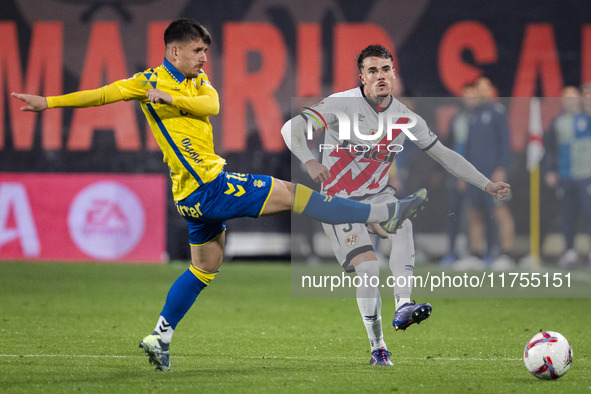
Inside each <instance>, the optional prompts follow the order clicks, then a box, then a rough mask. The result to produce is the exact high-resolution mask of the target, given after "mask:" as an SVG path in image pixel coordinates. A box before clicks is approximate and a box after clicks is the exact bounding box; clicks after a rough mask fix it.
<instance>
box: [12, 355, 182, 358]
mask: <svg viewBox="0 0 591 394" xmlns="http://www.w3.org/2000/svg"><path fill="white" fill-rule="evenodd" d="M0 357H67V358H144V357H146V356H145V355H143V356H140V355H138V356H117V355H110V354H104V355H99V354H0ZM175 358H185V356H175Z"/></svg>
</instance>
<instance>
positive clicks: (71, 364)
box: [0, 262, 591, 394]
mask: <svg viewBox="0 0 591 394" xmlns="http://www.w3.org/2000/svg"><path fill="white" fill-rule="evenodd" d="M186 267H187V265H186V263H184V264H177V263H175V264H168V265H166V266H133V265H125V266H121V265H93V264H32V263H1V264H0V323H1V325H0V344H1V348H0V371H1V373H0V392H9V393H13V392H15V393H32V392H43V393H53V392H55V393H63V392H97V393H98V392H100V393H126V392H129V393H149V392H162V393H168V392H227V393H232V392H253V393H261V392H262V393H265V392H293V393H301V392H316V393H324V392H334V393H361V392H399V393H410V392H420V393H432V392H436V393H457V392H471V393H488V392H490V393H497V392H502V393H505V392H506V393H519V394H521V393H530V392H531V393H557V392H572V393H579V392H589V391H590V389H591V372H590V371H591V362H590V361H589V358H590V351H591V339H590V338H591V330H590V327H591V300H589V299H430V300H428V301H430V302H431V303H432V304H433V314H432V316H431V318H430V319H429V320H428V321H426V322H424V323H423V324H421V325H418V326H417V325H414V326H412V327H410V328H409V329H408V330H407V331H406V332H395V331H394V330H393V328H392V327H391V325H390V322H391V319H392V316H393V300H392V299H384V305H383V322H384V328H385V331H386V333H385V340H386V342H387V344H388V347H389V350H390V351H392V353H393V362H394V367H389V368H388V367H372V366H370V365H369V359H370V353H369V345H368V341H367V337H366V333H365V328H364V326H363V324H362V322H361V319H360V317H359V312H358V310H357V305H356V302H355V300H354V299H353V298H349V299H340V298H339V299H302V298H292V297H291V289H290V274H291V271H290V266H289V264H285V263H276V264H274V263H236V262H229V263H225V264H224V266H222V270H221V272H220V274H218V276H217V277H216V279H215V280H214V281H213V282H212V284H211V285H210V287H209V288H207V289H206V290H205V291H204V292H203V293H202V294H201V296H200V297H199V298H198V300H197V303H196V304H195V305H194V306H193V308H192V309H191V310H190V311H189V313H188V314H187V316H186V317H185V319H184V320H183V321H182V322H181V323H180V324H179V326H178V327H177V330H176V333H175V337H174V340H173V343H172V346H171V363H172V366H173V372H172V373H163V372H157V371H154V370H153V369H152V367H151V366H150V365H149V364H148V361H147V358H146V357H145V356H144V355H143V354H142V352H141V350H140V349H139V348H138V347H137V346H138V342H139V340H140V339H141V338H142V337H143V336H144V335H146V334H147V333H149V332H150V331H151V330H152V329H153V327H154V324H155V322H156V319H157V317H158V314H159V312H160V310H161V307H162V305H163V302H164V298H165V296H166V292H167V291H168V289H169V287H170V285H171V284H172V282H173V281H174V280H175V279H176V277H177V276H178V275H180V274H181V273H182V272H183V271H184V270H185V269H186ZM417 301H427V300H423V299H417ZM540 329H544V330H554V331H558V332H561V333H562V334H564V335H565V336H566V337H567V338H568V339H569V341H570V342H571V344H572V346H573V350H574V362H573V364H572V366H571V369H570V370H569V371H568V373H567V374H566V375H565V376H563V377H562V378H560V379H559V380H557V381H540V380H538V379H536V378H534V377H533V376H531V375H530V374H529V373H528V372H527V370H526V369H525V367H524V365H523V361H522V352H523V347H524V346H525V343H526V342H527V341H528V340H529V339H530V338H531V337H532V336H533V335H534V334H535V333H536V332H537V331H539V330H540Z"/></svg>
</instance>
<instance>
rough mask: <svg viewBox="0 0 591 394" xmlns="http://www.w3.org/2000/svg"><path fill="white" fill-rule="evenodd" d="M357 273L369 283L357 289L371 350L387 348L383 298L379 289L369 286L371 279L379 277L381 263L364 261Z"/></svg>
mask: <svg viewBox="0 0 591 394" xmlns="http://www.w3.org/2000/svg"><path fill="white" fill-rule="evenodd" d="M355 272H356V273H357V275H359V277H361V278H363V279H364V283H367V286H365V287H363V286H360V287H358V288H357V306H358V307H359V312H360V313H361V318H362V319H363V324H364V325H365V329H366V330H367V338H368V339H369V345H370V346H371V350H372V351H374V350H376V349H379V348H381V347H383V348H386V343H385V342H384V333H383V331H382V298H381V297H380V292H379V289H378V288H377V287H372V286H370V285H369V280H370V279H369V278H371V277H373V276H376V277H379V274H380V263H379V262H378V261H364V262H363V263H361V264H358V265H357V266H356V267H355Z"/></svg>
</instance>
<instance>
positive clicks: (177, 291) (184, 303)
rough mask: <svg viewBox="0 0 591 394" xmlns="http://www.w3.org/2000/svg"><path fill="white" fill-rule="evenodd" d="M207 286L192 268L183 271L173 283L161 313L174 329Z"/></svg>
mask: <svg viewBox="0 0 591 394" xmlns="http://www.w3.org/2000/svg"><path fill="white" fill-rule="evenodd" d="M206 286H207V285H206V284H205V283H203V282H201V281H200V280H199V279H197V277H196V276H195V275H194V274H193V273H192V272H191V271H190V270H186V271H185V272H183V274H182V275H181V276H179V277H178V279H177V280H176V281H175V282H174V283H173V285H172V287H171V288H170V290H169V291H168V295H167V296H166V303H165V304H164V308H163V309H162V312H161V313H160V314H161V315H162V316H164V318H165V319H166V321H167V322H168V323H169V324H170V325H171V326H172V328H173V329H176V325H177V324H178V323H179V321H181V319H182V318H183V316H185V313H187V312H188V311H189V309H191V306H192V305H193V303H194V302H195V300H196V299H197V296H198V295H199V293H200V292H201V290H203V289H204V288H205V287H206Z"/></svg>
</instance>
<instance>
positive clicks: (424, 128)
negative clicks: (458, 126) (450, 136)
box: [404, 108, 438, 151]
mask: <svg viewBox="0 0 591 394" xmlns="http://www.w3.org/2000/svg"><path fill="white" fill-rule="evenodd" d="M404 112H407V113H409V114H411V115H413V116H414V117H415V119H416V120H417V124H416V125H414V126H413V127H412V128H411V129H410V132H411V133H412V134H413V135H414V136H415V137H416V138H417V139H416V141H413V142H414V143H415V144H416V145H417V146H418V147H419V148H420V149H422V150H424V151H426V150H429V149H430V148H431V147H432V146H433V145H435V143H436V142H437V140H438V139H437V135H435V133H433V132H432V131H431V129H430V128H429V126H428V125H427V122H425V119H423V118H422V117H420V116H419V115H417V114H416V113H414V112H412V111H411V110H409V109H408V108H405V110H404Z"/></svg>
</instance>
